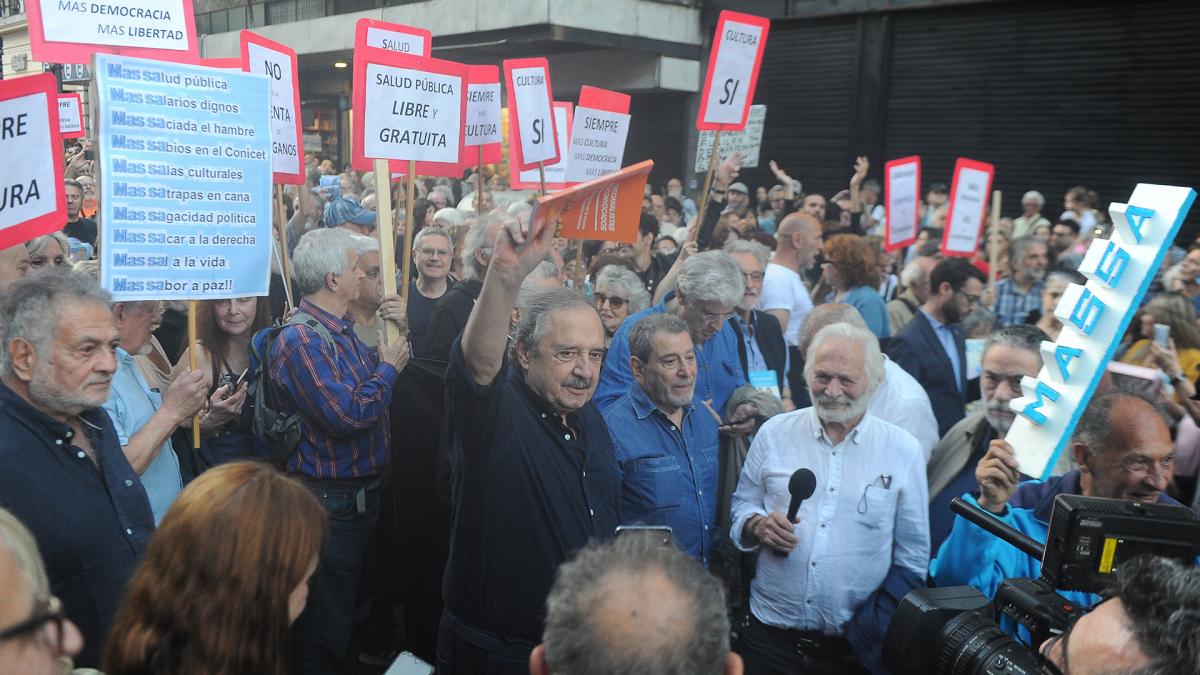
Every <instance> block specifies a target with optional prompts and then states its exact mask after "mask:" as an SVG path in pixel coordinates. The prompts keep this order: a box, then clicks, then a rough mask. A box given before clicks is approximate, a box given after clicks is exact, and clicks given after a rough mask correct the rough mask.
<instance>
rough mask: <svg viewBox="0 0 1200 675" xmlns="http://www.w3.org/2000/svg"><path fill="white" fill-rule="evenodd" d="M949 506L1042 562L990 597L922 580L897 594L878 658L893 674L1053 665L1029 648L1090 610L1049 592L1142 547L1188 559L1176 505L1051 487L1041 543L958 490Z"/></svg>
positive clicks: (1191, 544) (1192, 520)
mask: <svg viewBox="0 0 1200 675" xmlns="http://www.w3.org/2000/svg"><path fill="white" fill-rule="evenodd" d="M950 508H951V510H953V511H954V512H955V513H957V514H959V515H961V516H963V517H964V518H966V519H967V520H969V521H971V522H972V523H975V524H976V525H978V526H979V527H981V528H983V529H984V530H986V531H988V532H989V533H991V534H993V535H995V536H996V537H998V538H1000V539H1001V540H1003V541H1005V542H1007V543H1009V544H1011V545H1012V546H1014V547H1016V548H1017V549H1018V550H1021V551H1023V552H1025V553H1027V554H1029V555H1031V556H1033V557H1034V558H1038V559H1040V560H1041V561H1042V573H1041V578H1039V579H1005V580H1004V581H1003V582H1001V584H1000V587H999V589H997V591H996V598H995V600H994V601H991V602H989V601H988V599H987V598H986V597H984V595H983V594H981V593H980V592H979V591H977V590H976V589H974V588H972V587H971V586H953V587H947V588H923V589H918V590H915V591H913V592H911V593H909V594H908V595H906V596H905V597H904V600H902V601H901V602H900V605H899V606H898V607H897V608H896V612H895V614H893V616H892V622H891V625H890V626H889V627H888V631H887V635H886V636H885V638H884V645H883V662H884V665H886V666H887V667H888V669H889V670H891V671H892V672H893V673H896V674H897V675H984V674H989V673H1014V674H1016V673H1043V674H1047V675H1049V674H1052V673H1055V672H1057V671H1056V670H1053V669H1052V666H1050V665H1049V664H1047V663H1046V662H1045V661H1044V660H1043V659H1042V657H1041V656H1040V654H1038V653H1037V649H1036V648H1037V647H1038V646H1039V645H1041V644H1042V642H1044V641H1045V640H1046V639H1047V638H1049V637H1051V636H1052V635H1058V634H1061V633H1062V632H1063V631H1064V630H1066V628H1067V626H1068V625H1070V623H1071V621H1072V620H1073V619H1074V618H1075V617H1077V616H1079V615H1081V614H1083V613H1086V611H1087V610H1089V609H1091V608H1081V607H1077V606H1075V604H1074V603H1072V602H1070V601H1068V600H1067V599H1066V598H1064V597H1063V596H1061V595H1059V594H1058V593H1057V592H1056V589H1057V590H1075V591H1086V592H1091V593H1095V592H1099V591H1101V590H1103V589H1104V588H1106V587H1107V586H1109V585H1110V583H1111V581H1112V579H1113V577H1114V575H1115V574H1116V573H1117V572H1118V571H1119V570H1120V569H1121V566H1122V565H1123V564H1124V563H1126V562H1128V561H1129V560H1132V559H1133V558H1135V557H1138V556H1141V555H1154V556H1161V557H1166V558H1174V559H1177V560H1180V561H1183V562H1186V563H1187V564H1192V562H1193V561H1194V560H1195V558H1196V555H1197V554H1198V553H1200V518H1197V516H1196V514H1194V513H1193V512H1192V511H1191V510H1189V509H1187V508H1186V507H1182V506H1166V505H1163V504H1142V503H1138V502H1127V501H1122V500H1118V499H1102V498H1099V497H1083V496H1079V495H1065V494H1064V495H1058V496H1057V497H1055V499H1054V510H1053V511H1052V513H1051V516H1050V529H1049V532H1048V533H1047V535H1046V543H1045V544H1044V545H1043V544H1041V543H1038V542H1037V541H1036V540H1034V539H1032V538H1030V537H1029V536H1027V535H1025V534H1023V533H1021V532H1019V531H1018V530H1015V529H1013V528H1012V527H1010V526H1008V525H1007V524H1006V523H1004V522H1002V521H1001V520H999V519H997V518H996V517H995V516H993V515H992V514H990V513H988V512H987V511H984V510H983V509H981V508H979V507H978V506H975V505H973V504H971V503H969V502H967V501H965V500H963V499H961V498H956V499H955V500H954V501H953V502H951V505H950ZM1002 616H1008V617H1010V618H1011V619H1012V620H1014V621H1015V622H1016V623H1018V624H1020V625H1021V626H1023V627H1024V628H1025V630H1027V631H1029V636H1030V643H1031V644H1032V645H1033V646H1034V649H1030V648H1029V647H1026V646H1025V645H1023V644H1021V643H1020V642H1018V641H1017V640H1015V639H1013V637H1011V636H1010V635H1009V634H1007V633H1006V632H1005V631H1003V630H1001V628H1000V626H999V625H998V618H999V617H1002Z"/></svg>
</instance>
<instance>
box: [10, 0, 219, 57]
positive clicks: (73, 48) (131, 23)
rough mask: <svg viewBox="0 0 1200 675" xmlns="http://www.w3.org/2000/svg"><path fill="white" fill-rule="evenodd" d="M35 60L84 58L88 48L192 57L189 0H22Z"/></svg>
mask: <svg viewBox="0 0 1200 675" xmlns="http://www.w3.org/2000/svg"><path fill="white" fill-rule="evenodd" d="M25 6H26V8H27V9H28V10H29V51H30V52H31V53H32V54H33V58H35V59H37V60H38V61H49V62H52V63H88V62H90V61H91V58H92V54H96V53H104V54H117V53H119V54H124V55H126V56H141V57H147V58H156V59H166V60H171V61H184V62H195V61H196V60H197V58H198V54H197V50H196V19H195V15H194V14H193V12H192V0H86V1H84V0H26V3H25Z"/></svg>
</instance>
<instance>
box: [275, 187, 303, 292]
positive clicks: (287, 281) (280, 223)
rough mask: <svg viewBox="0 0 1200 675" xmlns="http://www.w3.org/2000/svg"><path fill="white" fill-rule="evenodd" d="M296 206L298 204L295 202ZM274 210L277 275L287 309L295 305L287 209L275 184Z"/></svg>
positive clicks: (281, 192)
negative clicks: (275, 214) (289, 255)
mask: <svg viewBox="0 0 1200 675" xmlns="http://www.w3.org/2000/svg"><path fill="white" fill-rule="evenodd" d="M297 207H299V205H298V204H297ZM275 212H276V213H278V214H279V216H278V217H277V218H276V219H275V226H276V228H277V230H278V232H279V248H278V250H277V253H278V255H279V275H280V276H281V277H283V294H284V296H285V298H286V300H287V307H288V309H289V310H290V309H292V308H293V307H295V306H296V303H295V302H294V301H293V300H292V269H291V268H292V265H291V261H290V260H289V258H288V244H287V221H288V218H287V209H285V208H283V186H282V185H276V186H275Z"/></svg>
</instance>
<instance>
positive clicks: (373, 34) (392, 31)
mask: <svg viewBox="0 0 1200 675" xmlns="http://www.w3.org/2000/svg"><path fill="white" fill-rule="evenodd" d="M359 47H374V48H375V49H384V50H387V51H389V52H400V53H401V54H410V55H412V56H430V55H431V53H432V49H433V33H430V32H429V31H427V30H425V29H424V28H417V27H415V26H405V25H404V24H400V23H388V22H386V21H377V20H375V19H359V20H358V22H357V23H355V24H354V48H355V49H358V48H359Z"/></svg>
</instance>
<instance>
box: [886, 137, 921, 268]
mask: <svg viewBox="0 0 1200 675" xmlns="http://www.w3.org/2000/svg"><path fill="white" fill-rule="evenodd" d="M883 195H884V197H883V199H884V201H883V204H884V209H885V211H886V213H887V232H886V234H885V236H884V238H883V244H884V248H885V249H886V250H888V251H894V250H896V249H898V248H904V247H905V246H908V245H909V244H912V243H913V242H914V241H916V240H917V228H918V224H919V223H920V220H921V214H920V209H919V208H918V207H919V205H920V204H921V158H920V157H918V156H916V155H913V156H911V157H901V158H900V159H893V160H891V161H890V162H888V163H887V164H884V165H883Z"/></svg>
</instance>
